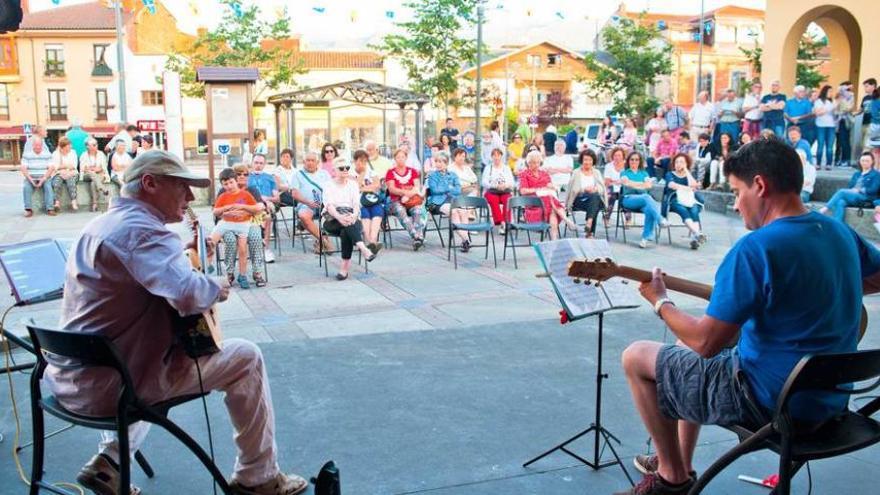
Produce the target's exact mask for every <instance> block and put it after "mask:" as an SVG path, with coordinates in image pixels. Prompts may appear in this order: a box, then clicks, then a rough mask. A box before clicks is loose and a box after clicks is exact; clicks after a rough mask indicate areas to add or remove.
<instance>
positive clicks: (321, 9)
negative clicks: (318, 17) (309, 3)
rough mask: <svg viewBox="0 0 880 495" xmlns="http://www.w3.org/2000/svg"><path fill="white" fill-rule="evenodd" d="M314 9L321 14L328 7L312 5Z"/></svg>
mask: <svg viewBox="0 0 880 495" xmlns="http://www.w3.org/2000/svg"><path fill="white" fill-rule="evenodd" d="M312 10H314V11H315V12H317V13H319V14H323V13H324V11H325V10H327V8H326V7H312Z"/></svg>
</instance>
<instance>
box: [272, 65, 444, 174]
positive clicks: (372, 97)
mask: <svg viewBox="0 0 880 495" xmlns="http://www.w3.org/2000/svg"><path fill="white" fill-rule="evenodd" d="M267 101H268V103H269V104H271V105H273V106H274V107H275V135H276V139H275V159H276V160H280V157H281V149H282V148H283V147H282V141H284V143H285V146H284V147H288V148H291V149H293V150H294V159H296V156H297V152H298V151H299V152H300V153H301V152H303V151H307V150H308V149H309V148H310V147H313V146H310V145H309V142H308V140H309V138H310V137H311V138H313V139H315V140H320V141H329V142H334V141H339V140H341V141H343V142H345V141H346V139H341V138H340V136H339V133H337V139H336V140H334V139H333V137H334V132H333V131H334V116H336V117H337V120H340V121H342V120H347V121H349V122H357V123H355V124H351V125H350V126H349V127H345V128H342V129H341V130H342V132H343V133H344V135H343V136H342V137H344V138H347V140H348V141H350V142H351V143H352V145H353V146H355V145H360V143H361V142H362V141H363V140H365V139H372V140H374V141H376V142H380V143H381V144H382V145H384V146H389V145H392V144H396V143H394V142H393V141H392V143H389V135H388V134H389V132H388V112H389V111H391V112H394V111H397V112H399V118H400V121H399V125H400V127H399V128H397V129H396V134H397V135H398V136H400V135H402V134H403V133H404V132H405V130H406V127H407V126H406V123H407V113H408V112H409V111H413V110H414V123H413V127H414V128H415V146H414V147H413V151H415V152H416V154H417V156H418V157H419V159H420V161H421V159H423V156H422V155H423V154H424V152H423V144H422V143H423V142H424V137H423V134H424V111H423V107H424V106H425V104H427V103H428V102H429V98H428V97H427V96H426V95H423V94H419V93H415V92H413V91H408V90H405V89H400V88H395V87H392V86H386V85H384V84H379V83H376V82H372V81H367V80H364V79H355V80H353V81H347V82H341V83H336V84H330V85H326V86H319V87H315V88H307V89H302V90H298V91H291V92H288V93H281V94H277V95H273V96H270V97H269V98H268V100H267ZM370 110H375V112H376V113H375V114H373V112H371V111H370ZM298 114H299V115H300V122H301V123H302V122H306V123H307V124H306V125H301V129H297V115H298ZM324 114H326V115H324ZM370 114H372V115H370ZM380 116H381V119H380ZM324 117H326V121H324V120H323V118H324ZM282 120H285V121H286V122H285V124H286V126H284V127H283V126H282ZM364 122H367V123H368V124H369V125H364ZM379 122H381V126H382V129H381V136H379V135H377V134H378V132H377V128H378V125H379ZM307 125H310V126H311V127H309V128H307V127H306V126H307ZM336 130H340V129H339V128H338V126H337V128H336ZM298 132H299V133H300V135H298V134H297V133H298ZM324 132H326V135H324V134H323V133H324ZM318 133H320V135H319V134H318ZM319 136H320V137H319ZM282 137H283V139H282ZM298 137H300V138H301V142H302V145H303V147H302V148H300V147H298V146H297V138H298ZM321 137H323V138H324V139H320V138H321ZM321 144H323V142H321ZM319 146H320V145H319ZM392 147H393V146H392Z"/></svg>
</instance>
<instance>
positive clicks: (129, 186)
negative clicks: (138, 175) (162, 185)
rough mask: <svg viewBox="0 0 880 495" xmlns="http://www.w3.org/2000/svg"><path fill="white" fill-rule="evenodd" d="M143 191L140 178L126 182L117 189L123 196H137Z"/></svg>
mask: <svg viewBox="0 0 880 495" xmlns="http://www.w3.org/2000/svg"><path fill="white" fill-rule="evenodd" d="M143 192H144V186H143V185H142V184H141V181H140V179H138V180H133V181H130V182H126V183H125V184H124V185H123V186H122V189H120V190H119V195H120V196H122V197H123V198H139V197H140V196H141V194H142V193H143Z"/></svg>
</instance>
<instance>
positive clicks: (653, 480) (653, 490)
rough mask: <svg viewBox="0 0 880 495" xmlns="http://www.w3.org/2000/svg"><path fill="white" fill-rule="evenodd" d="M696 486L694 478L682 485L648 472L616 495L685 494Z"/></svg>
mask: <svg viewBox="0 0 880 495" xmlns="http://www.w3.org/2000/svg"><path fill="white" fill-rule="evenodd" d="M693 486H694V479H693V478H688V480H687V481H685V482H684V483H682V484H680V485H673V484H671V483H669V482H667V481H666V480H664V479H663V478H661V477H660V475H659V474H657V473H650V474H646V475H645V477H644V478H642V481H641V482H639V484H637V485H636V486H634V487H632V488H630V489H629V490H627V491H625V492H617V493H615V494H614V495H684V494H686V493H688V492H689V491H690V490H691V487H693Z"/></svg>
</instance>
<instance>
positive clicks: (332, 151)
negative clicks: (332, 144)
mask: <svg viewBox="0 0 880 495" xmlns="http://www.w3.org/2000/svg"><path fill="white" fill-rule="evenodd" d="M324 153H336V152H335V151H334V150H324Z"/></svg>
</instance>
